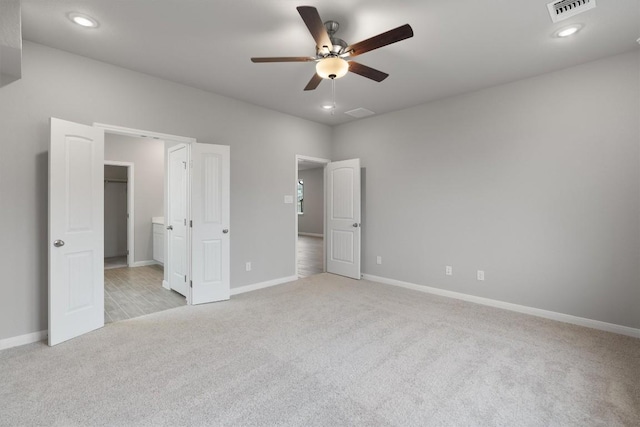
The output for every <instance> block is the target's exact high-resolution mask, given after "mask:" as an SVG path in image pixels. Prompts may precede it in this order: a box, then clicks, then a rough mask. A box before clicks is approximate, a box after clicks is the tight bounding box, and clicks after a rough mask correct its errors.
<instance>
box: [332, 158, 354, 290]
mask: <svg viewBox="0 0 640 427" xmlns="http://www.w3.org/2000/svg"><path fill="white" fill-rule="evenodd" d="M325 170H326V174H327V203H326V209H327V212H326V217H327V233H326V238H327V245H326V247H327V272H329V273H334V274H339V275H341V276H347V277H351V278H353V279H360V233H361V231H360V230H361V228H360V191H361V190H360V159H351V160H343V161H339V162H332V163H329V164H328V165H327V167H326V169H325Z"/></svg>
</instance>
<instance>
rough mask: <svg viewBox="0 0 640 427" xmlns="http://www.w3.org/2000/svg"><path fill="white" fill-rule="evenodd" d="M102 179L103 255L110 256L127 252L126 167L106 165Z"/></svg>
mask: <svg viewBox="0 0 640 427" xmlns="http://www.w3.org/2000/svg"><path fill="white" fill-rule="evenodd" d="M104 180H105V183H104V257H105V258H110V257H115V256H122V255H126V254H127V182H126V180H127V168H126V167H125V166H109V165H106V166H105V167H104ZM110 180H117V181H111V182H109V181H110ZM121 181H125V182H121Z"/></svg>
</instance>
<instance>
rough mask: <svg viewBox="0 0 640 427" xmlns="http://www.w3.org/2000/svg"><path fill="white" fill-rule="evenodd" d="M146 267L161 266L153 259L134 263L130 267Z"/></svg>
mask: <svg viewBox="0 0 640 427" xmlns="http://www.w3.org/2000/svg"><path fill="white" fill-rule="evenodd" d="M147 265H162V263H159V262H158V261H156V260H154V259H150V260H147V261H136V262H134V263H133V265H132V266H131V267H146V266H147Z"/></svg>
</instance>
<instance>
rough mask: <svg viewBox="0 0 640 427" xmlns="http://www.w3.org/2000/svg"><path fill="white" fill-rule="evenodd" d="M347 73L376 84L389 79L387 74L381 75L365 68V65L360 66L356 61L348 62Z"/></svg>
mask: <svg viewBox="0 0 640 427" xmlns="http://www.w3.org/2000/svg"><path fill="white" fill-rule="evenodd" d="M349 71H351V72H352V73H356V74H359V75H361V76H362V77H366V78H368V79H371V80H375V81H377V82H378V83H380V82H381V81H383V80H384V79H386V78H387V77H389V74H387V73H383V72H382V71H380V70H376V69H375V68H371V67H367V66H366V65H362V64H360V63H359V62H356V61H349Z"/></svg>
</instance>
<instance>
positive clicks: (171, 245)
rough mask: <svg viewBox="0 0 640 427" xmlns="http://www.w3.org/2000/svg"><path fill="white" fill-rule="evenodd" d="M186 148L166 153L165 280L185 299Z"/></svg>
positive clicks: (186, 271)
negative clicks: (166, 269) (166, 278)
mask: <svg viewBox="0 0 640 427" xmlns="http://www.w3.org/2000/svg"><path fill="white" fill-rule="evenodd" d="M187 151H188V147H187V146H186V145H184V144H181V145H177V146H175V147H171V148H170V149H169V152H168V160H167V164H168V177H167V183H168V192H167V195H168V199H169V200H168V204H167V206H168V212H167V218H165V223H166V224H167V256H168V259H167V262H166V263H165V266H166V267H167V268H168V272H167V277H168V281H169V287H170V288H171V289H173V290H174V291H176V292H178V293H180V294H182V295H184V296H185V297H186V296H187V292H188V288H189V287H188V286H187V275H188V244H187V237H188V236H187V206H188V191H189V188H188V171H187V163H188V160H189V159H188V157H189V155H188V152H187Z"/></svg>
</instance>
